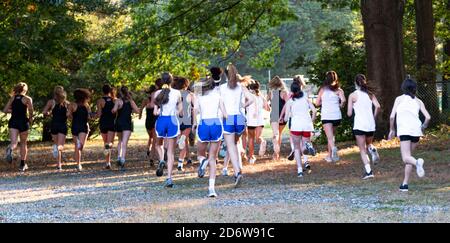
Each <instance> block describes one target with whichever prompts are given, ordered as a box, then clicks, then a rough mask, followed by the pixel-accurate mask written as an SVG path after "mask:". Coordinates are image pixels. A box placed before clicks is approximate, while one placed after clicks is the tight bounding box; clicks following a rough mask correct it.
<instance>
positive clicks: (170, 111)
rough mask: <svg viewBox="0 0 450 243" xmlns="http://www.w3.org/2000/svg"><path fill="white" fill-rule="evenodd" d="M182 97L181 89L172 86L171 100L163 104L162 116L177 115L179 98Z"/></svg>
mask: <svg viewBox="0 0 450 243" xmlns="http://www.w3.org/2000/svg"><path fill="white" fill-rule="evenodd" d="M180 98H181V93H180V91H179V90H176V89H172V88H170V93H169V102H167V104H164V105H162V107H161V116H176V115H177V111H178V108H177V104H178V100H180Z"/></svg>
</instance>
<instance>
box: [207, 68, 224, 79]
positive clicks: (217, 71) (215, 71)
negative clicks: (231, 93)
mask: <svg viewBox="0 0 450 243" xmlns="http://www.w3.org/2000/svg"><path fill="white" fill-rule="evenodd" d="M209 71H210V72H211V77H212V78H213V79H214V80H221V79H222V78H221V76H222V73H223V71H222V69H221V68H220V67H212V68H211V69H209Z"/></svg>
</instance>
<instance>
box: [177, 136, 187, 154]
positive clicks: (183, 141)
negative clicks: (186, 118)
mask: <svg viewBox="0 0 450 243" xmlns="http://www.w3.org/2000/svg"><path fill="white" fill-rule="evenodd" d="M185 147H186V136H185V135H181V137H180V139H178V148H179V149H181V150H183V149H184V148H185Z"/></svg>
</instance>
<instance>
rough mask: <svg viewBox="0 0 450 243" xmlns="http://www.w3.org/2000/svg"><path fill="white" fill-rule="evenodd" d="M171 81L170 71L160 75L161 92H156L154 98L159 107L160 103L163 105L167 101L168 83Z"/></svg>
mask: <svg viewBox="0 0 450 243" xmlns="http://www.w3.org/2000/svg"><path fill="white" fill-rule="evenodd" d="M172 82H173V76H172V74H171V73H163V74H162V75H161V83H162V85H161V89H162V90H161V93H159V94H158V96H157V97H156V99H155V103H156V105H158V106H159V107H161V106H162V105H165V104H167V103H169V94H170V85H171V84H172Z"/></svg>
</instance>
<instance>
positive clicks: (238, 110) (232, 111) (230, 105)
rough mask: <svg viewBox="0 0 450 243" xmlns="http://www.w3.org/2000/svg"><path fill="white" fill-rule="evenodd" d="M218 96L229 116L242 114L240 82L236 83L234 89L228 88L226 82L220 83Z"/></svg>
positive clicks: (242, 94)
mask: <svg viewBox="0 0 450 243" xmlns="http://www.w3.org/2000/svg"><path fill="white" fill-rule="evenodd" d="M220 96H221V97H222V100H223V103H224V105H225V109H226V112H227V114H228V115H229V116H233V115H242V114H244V109H243V105H242V100H243V96H244V92H243V90H242V86H241V84H238V85H237V86H236V88H234V89H230V88H229V87H228V84H222V85H221V86H220Z"/></svg>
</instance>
